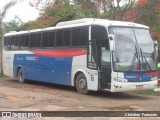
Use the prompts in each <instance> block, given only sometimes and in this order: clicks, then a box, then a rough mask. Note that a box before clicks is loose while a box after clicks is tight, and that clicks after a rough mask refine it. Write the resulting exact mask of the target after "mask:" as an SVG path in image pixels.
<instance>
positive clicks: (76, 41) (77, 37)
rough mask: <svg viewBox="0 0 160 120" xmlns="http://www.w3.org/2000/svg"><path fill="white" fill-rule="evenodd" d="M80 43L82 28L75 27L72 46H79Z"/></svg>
mask: <svg viewBox="0 0 160 120" xmlns="http://www.w3.org/2000/svg"><path fill="white" fill-rule="evenodd" d="M79 43H80V28H74V29H73V31H72V43H71V44H72V46H79Z"/></svg>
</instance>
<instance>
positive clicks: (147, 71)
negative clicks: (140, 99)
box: [3, 18, 158, 94]
mask: <svg viewBox="0 0 160 120" xmlns="http://www.w3.org/2000/svg"><path fill="white" fill-rule="evenodd" d="M3 72H4V74H5V75H7V76H11V77H14V78H17V79H18V80H19V82H21V83H23V82H25V81H26V80H33V81H39V82H46V83H52V84H60V85H67V86H74V87H75V88H76V90H77V91H78V93H81V94H87V93H88V92H89V91H99V90H106V91H110V92H125V91H133V90H151V89H154V88H156V87H157V85H158V77H157V76H158V71H157V51H156V45H155V44H154V42H153V40H152V38H151V35H150V32H149V27H147V26H145V25H141V24H137V23H131V22H122V21H111V20H106V19H95V18H84V19H79V20H72V21H66V22H59V23H58V24H57V25H56V26H54V27H48V28H43V29H36V30H29V31H20V32H10V33H6V34H5V35H4V46H3Z"/></svg>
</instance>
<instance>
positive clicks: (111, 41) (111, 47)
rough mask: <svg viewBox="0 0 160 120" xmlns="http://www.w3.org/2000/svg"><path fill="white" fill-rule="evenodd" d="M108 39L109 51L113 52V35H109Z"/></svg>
mask: <svg viewBox="0 0 160 120" xmlns="http://www.w3.org/2000/svg"><path fill="white" fill-rule="evenodd" d="M108 38H109V39H110V50H111V51H115V42H114V35H112V34H109V36H108Z"/></svg>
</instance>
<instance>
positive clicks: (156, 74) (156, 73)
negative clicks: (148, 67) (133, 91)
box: [147, 71, 158, 77]
mask: <svg viewBox="0 0 160 120" xmlns="http://www.w3.org/2000/svg"><path fill="white" fill-rule="evenodd" d="M147 74H148V75H149V76H153V77H155V76H158V72H157V71H156V72H149V73H147Z"/></svg>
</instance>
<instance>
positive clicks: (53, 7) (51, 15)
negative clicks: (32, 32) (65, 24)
mask: <svg viewBox="0 0 160 120" xmlns="http://www.w3.org/2000/svg"><path fill="white" fill-rule="evenodd" d="M84 17H86V16H85V15H84V14H83V13H82V12H81V9H80V8H79V7H75V6H74V5H73V4H71V2H70V0H55V1H54V2H49V3H48V4H47V5H46V6H45V7H44V8H43V9H42V10H41V14H40V17H39V18H38V19H37V20H35V21H30V22H29V23H27V25H26V27H27V29H35V28H45V27H49V26H55V25H56V24H57V23H58V22H61V21H67V20H74V19H79V18H84Z"/></svg>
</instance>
